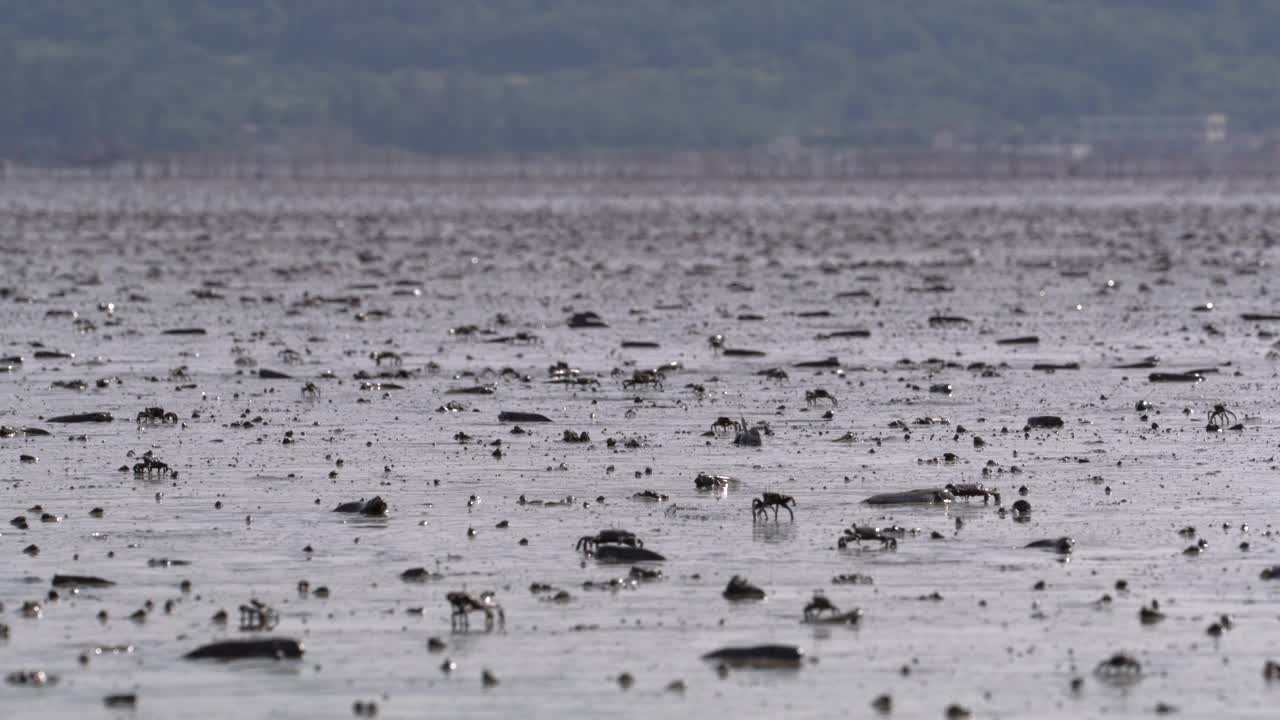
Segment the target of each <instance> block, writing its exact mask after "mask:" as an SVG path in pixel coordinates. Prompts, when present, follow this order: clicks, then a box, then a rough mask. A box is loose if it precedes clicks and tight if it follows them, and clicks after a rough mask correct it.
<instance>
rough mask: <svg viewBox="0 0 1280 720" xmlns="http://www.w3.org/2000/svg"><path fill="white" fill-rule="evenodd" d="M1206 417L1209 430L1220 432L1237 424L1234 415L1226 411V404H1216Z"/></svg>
mask: <svg viewBox="0 0 1280 720" xmlns="http://www.w3.org/2000/svg"><path fill="white" fill-rule="evenodd" d="M1207 415H1208V416H1209V426H1208V429H1209V430H1220V429H1222V428H1225V427H1230V426H1231V425H1235V424H1236V422H1237V419H1236V414H1235V413H1233V412H1231V411H1230V410H1228V409H1227V404H1226V403H1217V404H1216V405H1214V406H1213V410H1211V411H1209V412H1208V413H1207Z"/></svg>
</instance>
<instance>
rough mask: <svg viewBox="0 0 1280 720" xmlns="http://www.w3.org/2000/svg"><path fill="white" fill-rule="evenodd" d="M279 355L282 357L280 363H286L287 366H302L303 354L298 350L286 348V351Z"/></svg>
mask: <svg viewBox="0 0 1280 720" xmlns="http://www.w3.org/2000/svg"><path fill="white" fill-rule="evenodd" d="M279 355H280V362H282V363H284V364H285V365H301V364H302V353H300V352H298V351H297V350H292V349H290V348H285V349H284V350H281V351H280V353H279Z"/></svg>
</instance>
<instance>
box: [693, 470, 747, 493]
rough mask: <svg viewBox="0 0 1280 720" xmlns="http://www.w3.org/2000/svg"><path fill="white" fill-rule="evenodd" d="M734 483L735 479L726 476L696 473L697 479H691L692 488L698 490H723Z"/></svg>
mask: <svg viewBox="0 0 1280 720" xmlns="http://www.w3.org/2000/svg"><path fill="white" fill-rule="evenodd" d="M736 481H737V480H736V478H732V477H730V476H728V475H711V474H708V473H698V475H697V477H695V478H694V479H693V486H694V487H696V488H698V489H699V490H724V489H725V488H727V487H729V484H730V483H733V482H736Z"/></svg>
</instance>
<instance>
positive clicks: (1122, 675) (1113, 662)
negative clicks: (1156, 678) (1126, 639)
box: [1093, 652, 1142, 683]
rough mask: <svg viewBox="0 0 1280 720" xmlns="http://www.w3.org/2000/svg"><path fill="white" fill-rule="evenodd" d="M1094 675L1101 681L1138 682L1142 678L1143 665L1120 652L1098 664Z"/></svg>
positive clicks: (1094, 669)
mask: <svg viewBox="0 0 1280 720" xmlns="http://www.w3.org/2000/svg"><path fill="white" fill-rule="evenodd" d="M1093 674H1094V675H1096V676H1097V677H1098V678H1099V679H1101V680H1106V681H1108V682H1113V683H1131V682H1137V680H1138V679H1139V678H1140V677H1142V663H1140V662H1138V660H1137V659H1136V658H1134V657H1133V656H1131V655H1127V654H1125V653H1122V652H1119V653H1116V654H1114V655H1112V656H1111V657H1109V658H1107V659H1106V660H1103V661H1102V662H1100V663H1098V664H1097V665H1096V666H1095V667H1094V668H1093Z"/></svg>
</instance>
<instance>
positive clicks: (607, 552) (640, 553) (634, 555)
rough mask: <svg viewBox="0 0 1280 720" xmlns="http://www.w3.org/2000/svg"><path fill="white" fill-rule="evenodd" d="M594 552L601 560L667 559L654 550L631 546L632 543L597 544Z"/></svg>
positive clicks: (654, 560)
mask: <svg viewBox="0 0 1280 720" xmlns="http://www.w3.org/2000/svg"><path fill="white" fill-rule="evenodd" d="M592 554H593V555H594V556H595V558H596V560H599V561H600V562H615V563H632V562H662V561H663V560H666V558H665V557H663V556H662V555H660V554H658V553H656V552H654V551H652V550H646V549H644V548H639V547H631V546H630V545H614V544H602V545H596V547H595V551H594V552H593V553H592Z"/></svg>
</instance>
